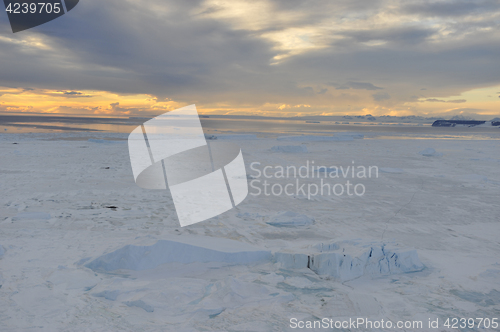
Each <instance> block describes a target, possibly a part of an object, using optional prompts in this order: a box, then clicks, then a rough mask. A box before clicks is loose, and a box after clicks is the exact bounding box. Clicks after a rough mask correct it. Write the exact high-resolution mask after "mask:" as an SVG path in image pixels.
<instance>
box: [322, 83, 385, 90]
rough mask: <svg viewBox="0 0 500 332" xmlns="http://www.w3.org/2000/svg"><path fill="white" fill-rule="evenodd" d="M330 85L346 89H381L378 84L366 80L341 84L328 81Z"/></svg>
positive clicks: (338, 88)
mask: <svg viewBox="0 0 500 332" xmlns="http://www.w3.org/2000/svg"><path fill="white" fill-rule="evenodd" d="M328 85H331V86H334V87H335V89H336V90H346V89H355V90H381V89H383V88H380V87H378V86H375V85H373V84H372V83H364V82H348V83H346V84H342V85H339V84H337V83H328Z"/></svg>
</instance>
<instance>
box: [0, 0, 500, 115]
mask: <svg viewBox="0 0 500 332" xmlns="http://www.w3.org/2000/svg"><path fill="white" fill-rule="evenodd" d="M499 28H500V1H499V0H475V1H463V0H456V1H449V0H446V1H443V0H438V1H427V0H425V1H422V0H418V1H413V0H412V1H410V0H337V1H332V0H301V1H299V0H252V1H244V0H228V1H218V0H182V1H172V0H149V1H129V0H106V1H100V0H80V3H79V4H78V6H77V7H75V9H73V10H72V11H71V12H69V13H67V14H66V15H64V16H62V17H60V18H58V19H56V20H54V21H51V22H49V23H46V24H44V25H42V26H39V27H36V28H33V29H30V30H26V31H23V32H19V33H16V34H13V33H12V31H11V29H10V26H9V25H8V18H7V14H6V13H5V12H3V13H1V14H0V114H19V113H50V114H51V115H54V114H61V115H62V114H64V115H75V116H77V115H78V116H81V115H84V116H120V117H121V116H123V117H129V116H134V117H142V116H144V117H151V116H155V115H158V114H162V113H164V112H167V111H169V110H174V109H176V108H179V107H182V106H185V105H190V104H196V106H197V108H198V110H199V111H200V113H203V114H234V115H236V114H242V115H261V116H286V117H289V116H306V115H364V114H372V115H374V116H380V115H395V116H406V115H418V116H425V117H451V116H455V115H462V116H467V117H473V118H479V119H489V118H493V117H500V29H499Z"/></svg>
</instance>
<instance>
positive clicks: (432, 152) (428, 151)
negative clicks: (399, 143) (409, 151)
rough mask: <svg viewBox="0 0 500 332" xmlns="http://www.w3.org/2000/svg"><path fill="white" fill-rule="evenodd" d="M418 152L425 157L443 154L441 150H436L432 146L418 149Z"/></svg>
mask: <svg viewBox="0 0 500 332" xmlns="http://www.w3.org/2000/svg"><path fill="white" fill-rule="evenodd" d="M418 154H420V155H422V156H425V157H440V156H442V155H443V154H442V153H441V152H437V151H436V150H435V149H433V148H425V149H423V150H422V151H420V152H419V153H418Z"/></svg>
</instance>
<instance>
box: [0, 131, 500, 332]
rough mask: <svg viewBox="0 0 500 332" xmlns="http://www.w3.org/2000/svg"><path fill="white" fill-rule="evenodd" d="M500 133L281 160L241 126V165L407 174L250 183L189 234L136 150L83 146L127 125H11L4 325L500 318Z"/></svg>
mask: <svg viewBox="0 0 500 332" xmlns="http://www.w3.org/2000/svg"><path fill="white" fill-rule="evenodd" d="M287 134H288V133H287ZM290 135H291V133H290ZM324 135H327V134H326V133H325V134H324ZM498 135H500V133H499V134H498ZM217 136H219V133H217ZM221 136H223V135H221ZM493 138H494V139H493ZM498 138H500V137H492V139H489V140H488V139H481V140H453V139H433V138H430V139H427V140H425V144H426V146H432V148H433V149H435V150H436V151H439V152H440V153H443V155H442V156H441V157H440V158H432V157H425V156H420V155H419V154H418V152H419V151H422V150H423V149H424V148H425V147H426V146H422V140H419V139H401V140H399V139H377V138H375V139H350V140H345V141H341V142H337V141H335V140H323V139H320V140H312V139H310V140H309V141H308V139H307V138H306V139H305V140H304V137H301V138H300V139H297V140H296V141H294V143H291V144H300V143H297V142H301V143H304V145H306V146H307V149H308V151H309V152H308V153H307V154H298V153H297V154H295V153H272V152H271V153H270V152H269V149H270V148H271V147H272V146H274V145H276V142H277V141H276V137H271V136H269V137H267V136H266V137H263V138H262V137H260V136H251V137H250V136H248V137H247V138H245V137H244V136H243V137H242V136H240V137H238V138H237V139H238V142H237V143H238V144H239V145H240V146H241V148H242V151H243V153H244V157H245V163H246V166H247V170H250V167H249V165H250V164H251V163H252V162H255V161H258V162H261V163H262V164H261V166H262V167H264V166H265V165H273V166H276V165H282V166H286V165H294V166H297V167H300V166H302V165H304V164H305V161H306V159H307V160H311V161H312V160H314V161H315V165H326V166H330V165H336V166H344V167H346V166H349V165H353V161H355V165H364V166H371V165H376V166H379V167H383V168H387V169H397V170H404V172H399V171H398V172H395V171H388V172H383V171H381V175H380V177H378V178H367V179H350V178H349V180H350V181H351V182H352V183H363V184H364V185H365V186H366V194H365V195H364V196H362V197H357V196H347V195H343V196H338V197H337V196H316V197H311V199H307V197H303V196H300V195H294V196H286V195H282V196H273V195H270V196H265V195H260V196H254V195H251V194H249V195H248V197H247V198H246V199H245V201H243V202H242V203H241V204H240V205H238V206H237V207H236V208H234V209H232V210H230V211H227V212H226V213H224V214H221V215H220V216H218V217H215V218H212V219H210V220H207V221H204V222H201V223H198V224H195V225H192V226H189V227H183V228H181V227H180V226H179V223H178V220H177V216H176V213H175V208H174V205H173V203H172V200H171V198H170V196H169V195H168V192H167V191H156V190H151V191H150V190H144V189H141V188H139V187H137V186H136V185H135V183H134V179H133V176H132V172H131V168H130V161H129V156H128V151H127V145H126V144H112V143H111V144H108V143H105V142H102V141H89V139H95V140H103V141H109V140H111V141H116V142H119V141H120V140H123V139H126V135H120V134H97V133H74V134H25V135H17V134H3V135H0V152H1V154H2V156H3V158H2V159H1V160H0V190H1V192H2V196H0V244H1V246H0V285H1V287H0V331H2V332H4V331H6V332H18V331H21V332H23V331H50V332H52V331H105V332H109V331H134V332H135V331H259V332H260V331H296V330H298V329H291V328H290V324H289V320H290V318H291V317H296V318H298V319H303V320H315V319H317V317H328V318H335V319H341V320H344V319H347V320H348V319H349V318H357V317H365V318H369V319H373V320H375V319H382V318H383V319H385V320H391V321H393V322H396V321H399V320H422V321H423V322H427V321H428V319H429V318H430V319H436V318H440V320H441V321H443V319H445V318H446V317H498V312H499V310H500V303H499V301H498V294H499V291H500V282H499V280H500V279H499V278H500V259H499V257H500V244H499V242H498V234H500V223H499V219H498V216H499V215H500V206H499V203H498V202H500V173H499V171H498V162H496V161H495V160H496V159H498V157H496V156H497V155H498V144H499V140H498ZM13 143H18V144H13ZM491 158H493V159H491ZM382 173H384V174H382ZM317 174H318V173H315V177H314V179H299V180H300V181H303V183H307V181H310V182H314V181H320V179H319V178H318V176H317ZM321 179H323V180H328V181H330V180H329V179H326V178H325V177H321ZM261 180H262V179H261ZM267 180H268V181H270V182H271V183H279V184H281V185H285V184H287V183H295V180H296V179H274V178H273V179H267ZM345 180H346V179H331V181H334V182H331V183H337V182H338V183H343V182H345ZM315 183H317V182H315ZM250 192H252V190H250ZM280 211H284V212H285V213H286V212H287V211H288V212H292V213H293V215H291V216H282V217H281V218H280V217H279V215H280ZM297 215H299V216H305V217H304V219H303V220H314V222H307V223H301V222H295V221H294V220H295V218H298V217H297ZM49 216H50V217H49ZM300 218H302V217H300ZM300 218H299V219H298V220H300ZM306 218H308V219H306ZM273 220H274V221H279V222H278V223H277V224H276V225H272V224H269V222H272V221H273ZM284 225H286V226H288V227H283V226H284ZM370 252H371V257H370ZM344 255H345V256H344ZM261 258H262V259H261ZM92 264H95V266H96V268H95V270H93V269H91V268H89V267H88V266H91V267H92V266H94V265H92ZM308 265H309V268H308ZM97 267H99V268H97ZM441 330H445V331H448V330H446V329H439V331H441ZM449 331H451V330H449ZM478 331H479V330H478Z"/></svg>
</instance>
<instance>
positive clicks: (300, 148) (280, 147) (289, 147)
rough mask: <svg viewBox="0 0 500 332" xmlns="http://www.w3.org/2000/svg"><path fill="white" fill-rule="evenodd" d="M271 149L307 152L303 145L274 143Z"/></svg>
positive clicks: (274, 150)
mask: <svg viewBox="0 0 500 332" xmlns="http://www.w3.org/2000/svg"><path fill="white" fill-rule="evenodd" d="M271 151H272V152H283V153H305V152H307V147H306V146H304V145H276V146H273V147H272V148H271Z"/></svg>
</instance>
